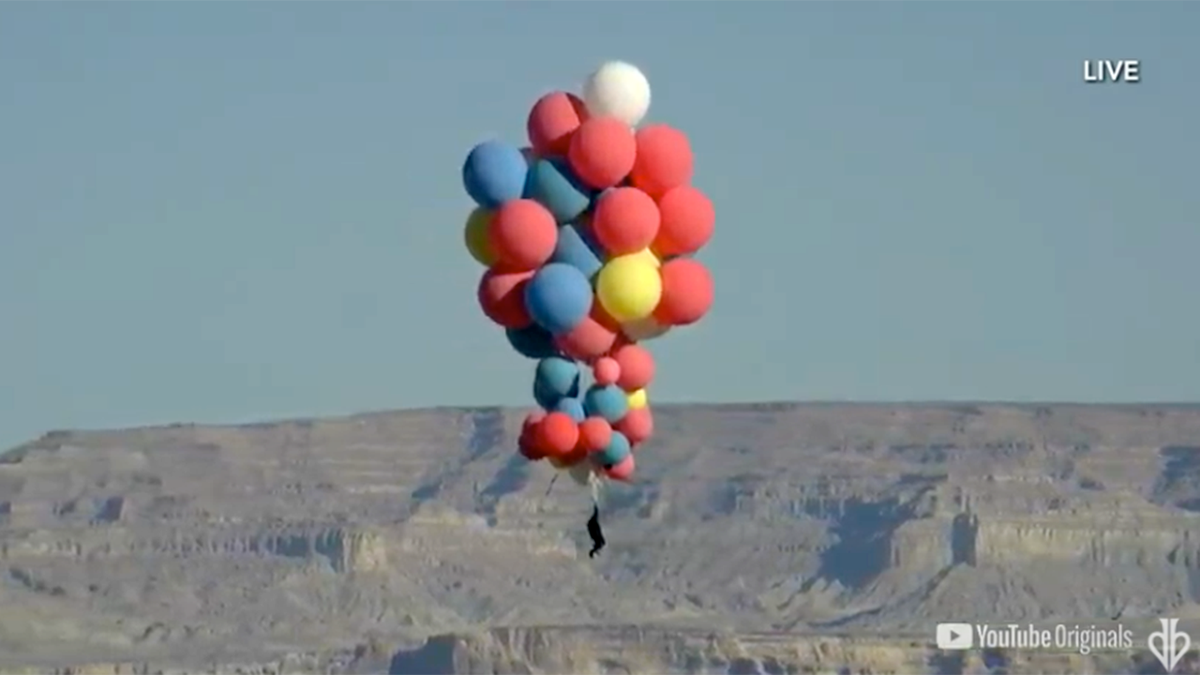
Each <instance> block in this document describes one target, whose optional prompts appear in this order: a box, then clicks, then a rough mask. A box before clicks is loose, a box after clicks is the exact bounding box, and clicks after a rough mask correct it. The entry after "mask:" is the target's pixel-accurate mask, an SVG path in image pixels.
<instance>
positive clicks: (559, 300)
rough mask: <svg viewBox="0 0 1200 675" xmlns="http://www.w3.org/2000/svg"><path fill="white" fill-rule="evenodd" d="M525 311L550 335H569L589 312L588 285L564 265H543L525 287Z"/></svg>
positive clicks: (590, 291) (586, 280) (589, 286)
mask: <svg viewBox="0 0 1200 675" xmlns="http://www.w3.org/2000/svg"><path fill="white" fill-rule="evenodd" d="M525 308H526V309H527V310H529V316H531V317H533V321H534V324H535V325H538V326H541V327H542V328H544V329H546V330H547V331H549V332H550V333H551V334H552V335H562V334H563V333H569V332H570V331H571V330H572V329H574V328H575V327H576V326H578V325H579V324H580V323H583V320H584V319H586V318H587V315H588V312H591V311H592V284H591V282H589V281H588V278H587V277H585V276H584V275H583V272H580V271H579V270H577V269H575V268H574V267H572V266H570V265H567V264H564V263H547V264H546V265H545V266H543V267H542V268H541V269H539V270H538V271H537V272H536V273H534V275H533V277H532V278H531V279H530V280H529V283H528V284H526V285H525Z"/></svg>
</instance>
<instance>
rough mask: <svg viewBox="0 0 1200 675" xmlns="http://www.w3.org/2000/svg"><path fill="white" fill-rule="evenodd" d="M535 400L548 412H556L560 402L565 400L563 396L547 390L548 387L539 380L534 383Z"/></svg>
mask: <svg viewBox="0 0 1200 675" xmlns="http://www.w3.org/2000/svg"><path fill="white" fill-rule="evenodd" d="M533 400H535V401H537V404H538V405H539V406H541V408H542V410H545V411H546V412H554V410H555V409H556V408H557V407H558V402H559V401H561V400H563V397H562V395H561V394H556V393H554V392H552V391H549V390H547V389H546V387H545V386H544V385H543V384H542V383H541V382H539V381H538V380H534V381H533Z"/></svg>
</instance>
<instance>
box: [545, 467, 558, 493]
mask: <svg viewBox="0 0 1200 675" xmlns="http://www.w3.org/2000/svg"><path fill="white" fill-rule="evenodd" d="M557 480H558V474H557V473H555V474H554V477H553V478H551V479H550V484H549V485H547V486H546V494H545V497H549V496H550V491H551V490H553V489H554V482H555V481H557ZM545 497H543V499H545Z"/></svg>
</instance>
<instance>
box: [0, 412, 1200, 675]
mask: <svg viewBox="0 0 1200 675" xmlns="http://www.w3.org/2000/svg"><path fill="white" fill-rule="evenodd" d="M521 415H522V413H521V411H515V410H503V409H470V410H467V409H437V410H423V411H407V412H393V413H378V414H367V415H359V416H354V417H349V418H343V419H328V420H324V419H323V420H295V421H285V422H278V423H270V424H259V425H250V426H242V427H199V426H190V425H176V426H172V427H166V428H155V429H136V430H124V431H111V432H54V433H50V434H47V435H46V436H44V437H43V438H41V439H38V440H37V441H34V442H31V443H29V444H26V445H24V446H21V447H19V448H16V449H14V450H12V451H10V452H9V453H7V454H5V455H3V456H2V457H0V670H2V671H3V672H10V671H11V670H13V669H16V668H18V667H20V668H32V669H37V670H39V671H41V672H44V671H45V669H58V670H59V672H67V670H64V669H68V670H69V669H72V668H75V669H78V668H91V669H96V668H99V669H100V670H101V671H103V672H135V671H136V672H143V671H144V672H153V671H163V672H168V671H174V672H204V671H205V670H212V669H214V668H215V669H216V670H218V671H220V672H226V671H229V672H233V671H234V670H235V669H236V668H238V667H241V668H242V669H243V670H244V671H248V672H249V671H256V672H280V671H284V672H300V671H304V672H314V671H324V672H335V671H340V672H378V669H384V670H388V669H390V670H391V671H392V672H400V673H405V672H412V673H416V672H422V673H426V672H447V673H452V672H472V673H474V672H564V671H568V670H569V671H572V672H631V673H633V672H697V673H699V672H721V673H742V672H763V673H772V674H773V673H791V672H838V671H841V670H843V669H849V670H850V671H852V672H871V673H883V672H914V671H921V672H926V671H928V672H1000V670H1003V671H1004V672H1012V673H1016V672H1052V671H1053V672H1063V669H1067V671H1068V672H1129V671H1130V670H1131V669H1137V668H1156V667H1158V666H1157V664H1154V665H1153V666H1143V665H1139V664H1143V663H1144V662H1147V659H1146V656H1145V654H1144V653H1142V654H1140V655H1139V654H1138V653H1137V651H1138V650H1126V651H1125V652H1120V653H1116V652H1103V653H1101V652H1093V653H1092V654H1090V655H1088V656H1086V657H1085V656H1082V655H1079V654H1078V653H1075V654H1071V653H1049V652H1043V653H1040V654H1039V653H1035V652H1021V653H1017V652H1012V651H1011V650H1010V652H1011V653H994V654H985V653H983V652H979V651H972V652H967V653H963V652H957V653H951V652H939V651H938V650H936V649H933V647H932V645H931V641H932V629H933V624H934V623H936V622H938V621H947V620H953V621H973V620H979V621H983V620H993V621H1001V622H1005V621H1022V622H1041V623H1047V622H1049V623H1052V622H1060V621H1065V622H1081V623H1085V624H1086V623H1089V622H1091V623H1094V622H1097V621H1110V620H1111V619H1112V618H1113V617H1118V618H1119V620H1120V621H1123V622H1126V623H1128V624H1129V625H1131V626H1135V628H1136V629H1137V630H1138V631H1143V630H1144V631H1145V632H1140V633H1139V637H1138V645H1137V646H1138V648H1139V649H1142V650H1143V651H1144V649H1143V648H1144V647H1145V635H1146V634H1147V633H1148V631H1149V630H1151V629H1152V628H1154V627H1156V619H1157V618H1158V617H1166V616H1171V617H1179V618H1182V619H1184V620H1185V624H1187V625H1192V624H1190V623H1188V622H1190V621H1191V620H1192V619H1196V620H1197V623H1196V624H1195V630H1197V631H1200V613H1198V612H1197V608H1198V607H1200V604H1198V603H1197V598H1198V597H1200V560H1198V557H1200V406H1198V407H1186V406H1122V407H1115V406H1113V407H1105V406H1068V405H1061V406H1060V405H1056V406H1007V405H891V406H889V405H834V404H828V405H793V404H772V405H745V406H682V407H670V406H664V407H661V408H659V409H658V410H657V416H656V422H657V428H658V430H657V435H656V437H655V439H654V440H653V441H652V442H651V443H649V444H648V445H647V446H645V447H644V448H642V449H640V450H639V454H638V480H637V482H636V483H635V484H633V485H626V486H614V487H612V488H610V489H609V490H608V491H607V492H606V494H605V496H604V501H605V504H604V507H605V508H604V515H605V528H606V534H607V535H608V539H609V548H608V549H606V551H605V553H604V555H603V556H601V557H600V558H599V559H598V560H596V561H589V560H588V559H587V556H586V555H581V551H585V550H586V547H585V546H584V542H583V541H582V540H583V539H586V536H585V535H584V532H583V521H584V520H585V519H586V518H587V515H588V512H589V511H590V507H591V504H590V498H589V496H588V495H587V494H586V492H584V491H582V490H580V489H579V488H577V487H575V486H574V485H573V484H572V483H570V481H558V482H557V483H555V484H554V485H553V487H551V476H552V475H553V470H552V469H551V468H550V467H549V466H548V465H546V464H545V463H539V464H535V465H530V464H528V463H527V462H525V460H523V459H522V458H520V457H518V456H516V454H515V452H514V448H513V446H514V438H515V436H516V432H517V429H518V427H519V424H520V419H521ZM1194 634H1198V635H1200V633H1194ZM1039 659H1040V660H1039ZM1135 660H1136V663H1135ZM238 664H242V665H241V666H238ZM997 669H1000V670H997ZM1047 669H1048V670H1047ZM1146 672H1154V671H1153V670H1147V671H1146Z"/></svg>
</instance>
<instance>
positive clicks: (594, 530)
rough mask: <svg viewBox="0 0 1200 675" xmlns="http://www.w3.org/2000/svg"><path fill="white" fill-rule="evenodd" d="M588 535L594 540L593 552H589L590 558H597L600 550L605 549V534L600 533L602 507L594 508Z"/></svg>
mask: <svg viewBox="0 0 1200 675" xmlns="http://www.w3.org/2000/svg"><path fill="white" fill-rule="evenodd" d="M587 528H588V535H590V536H591V538H592V550H591V551H588V557H589V558H595V557H596V554H597V553H599V552H600V549H602V548H604V544H605V541H604V533H603V532H601V531H600V507H599V506H598V505H593V506H592V517H591V518H588V522H587Z"/></svg>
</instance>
